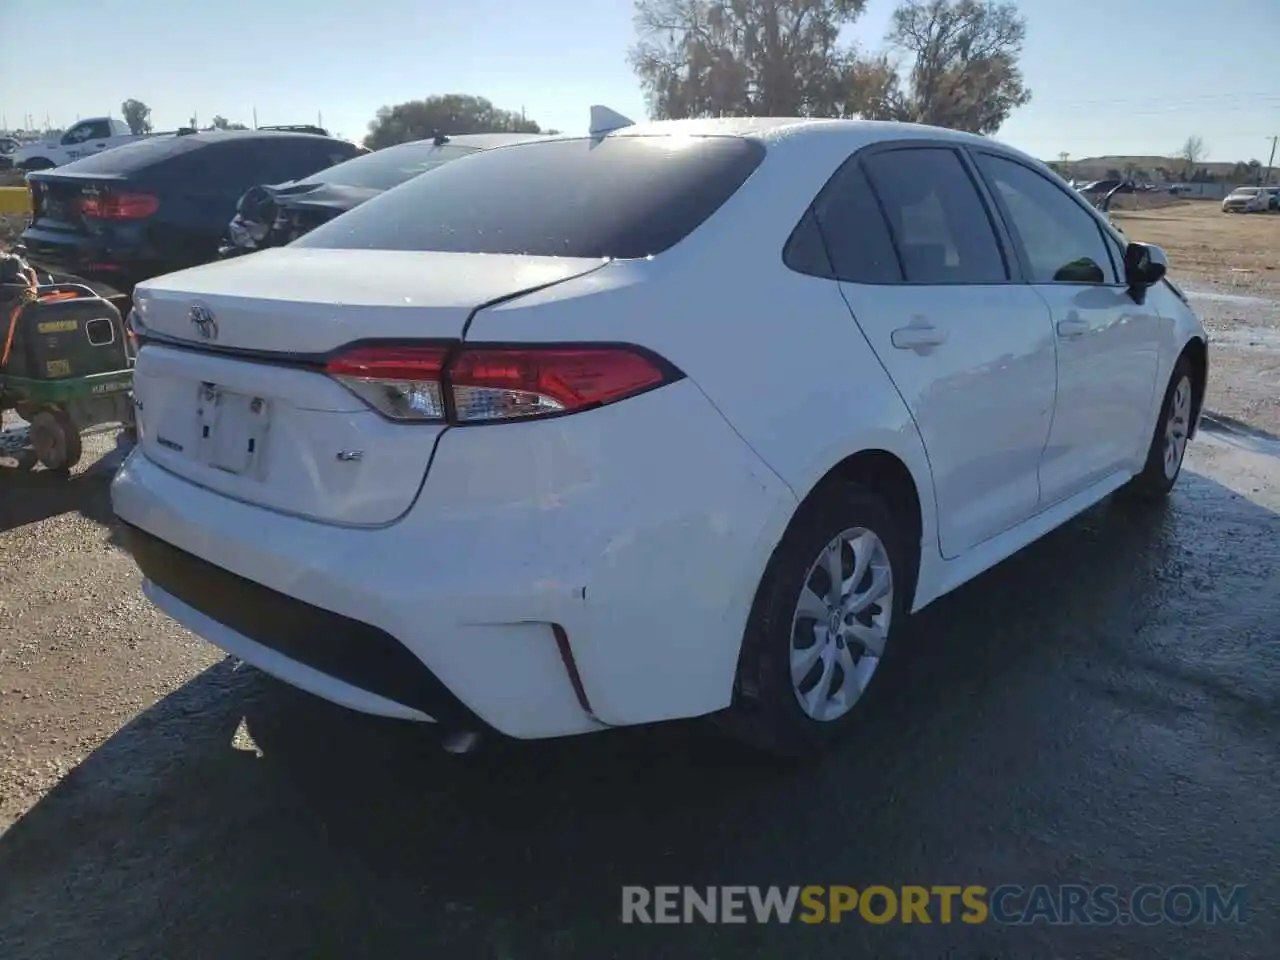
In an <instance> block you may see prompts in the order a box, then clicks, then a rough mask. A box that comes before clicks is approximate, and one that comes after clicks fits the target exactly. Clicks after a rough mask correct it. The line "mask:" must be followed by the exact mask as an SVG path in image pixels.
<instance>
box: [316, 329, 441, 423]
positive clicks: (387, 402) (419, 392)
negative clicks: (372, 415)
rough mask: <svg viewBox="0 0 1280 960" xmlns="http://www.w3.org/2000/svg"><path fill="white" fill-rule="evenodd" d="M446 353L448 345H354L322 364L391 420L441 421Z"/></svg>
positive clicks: (326, 370) (344, 384)
mask: <svg viewBox="0 0 1280 960" xmlns="http://www.w3.org/2000/svg"><path fill="white" fill-rule="evenodd" d="M447 355H448V348H447V347H356V348H355V349H353V350H348V351H347V352H346V353H343V354H341V355H340V356H337V357H335V358H334V359H332V360H330V361H329V362H328V363H327V364H325V373H327V374H329V376H331V377H333V378H334V379H336V380H337V381H338V382H339V383H341V384H342V385H343V386H345V387H346V388H347V389H348V390H350V391H351V392H352V393H354V394H355V395H356V396H357V397H359V398H360V399H361V400H363V401H364V402H365V403H367V404H369V406H371V407H373V408H374V409H375V410H377V411H378V412H379V413H382V414H384V415H385V416H388V417H391V418H392V419H394V420H416V421H440V420H443V419H444V414H445V409H444V388H443V387H442V385H441V378H442V376H443V373H444V362H445V358H446V356H447Z"/></svg>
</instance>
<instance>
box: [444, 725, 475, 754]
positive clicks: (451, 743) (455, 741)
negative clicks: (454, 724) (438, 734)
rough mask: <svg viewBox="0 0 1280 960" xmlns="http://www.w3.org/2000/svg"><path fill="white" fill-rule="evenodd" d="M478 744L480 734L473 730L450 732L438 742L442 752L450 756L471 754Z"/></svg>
mask: <svg viewBox="0 0 1280 960" xmlns="http://www.w3.org/2000/svg"><path fill="white" fill-rule="evenodd" d="M479 744H480V734H478V733H476V732H475V731H474V730H451V731H449V732H448V733H446V734H445V735H444V739H443V740H441V742H440V745H441V746H442V747H443V748H444V752H445V753H452V754H463V753H471V752H473V751H474V750H475V749H476V747H477V746H479Z"/></svg>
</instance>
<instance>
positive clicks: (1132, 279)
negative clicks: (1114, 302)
mask: <svg viewBox="0 0 1280 960" xmlns="http://www.w3.org/2000/svg"><path fill="white" fill-rule="evenodd" d="M1168 272H1169V258H1168V257H1167V256H1166V255H1165V252H1164V251H1163V250H1161V249H1160V248H1159V247H1157V246H1156V245H1155V244H1153V243H1130V244H1129V246H1128V247H1126V248H1125V251H1124V279H1125V282H1126V283H1128V284H1129V286H1130V287H1134V288H1137V289H1142V288H1145V287H1150V286H1154V285H1155V284H1157V283H1159V282H1160V281H1161V280H1163V279H1164V275H1165V274H1166V273H1168Z"/></svg>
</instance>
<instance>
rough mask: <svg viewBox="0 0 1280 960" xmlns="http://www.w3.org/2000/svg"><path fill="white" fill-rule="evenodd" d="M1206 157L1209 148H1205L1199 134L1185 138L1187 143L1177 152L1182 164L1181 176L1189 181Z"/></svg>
mask: <svg viewBox="0 0 1280 960" xmlns="http://www.w3.org/2000/svg"><path fill="white" fill-rule="evenodd" d="M1208 155H1209V148H1208V147H1206V146H1205V144H1204V138H1203V137H1201V136H1200V135H1199V134H1192V135H1191V136H1189V137H1187V142H1186V143H1184V144H1183V145H1182V149H1181V150H1179V151H1178V159H1179V160H1181V161H1182V162H1183V176H1184V177H1186V178H1187V179H1188V180H1190V179H1191V177H1192V176H1194V175H1195V171H1196V168H1197V167H1198V166H1200V161H1201V160H1203V159H1204V158H1205V157H1206V156H1208Z"/></svg>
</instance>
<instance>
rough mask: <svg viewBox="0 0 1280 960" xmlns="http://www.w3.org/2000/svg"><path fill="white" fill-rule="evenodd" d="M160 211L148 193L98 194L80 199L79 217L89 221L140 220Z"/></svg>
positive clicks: (156, 201)
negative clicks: (86, 218)
mask: <svg viewBox="0 0 1280 960" xmlns="http://www.w3.org/2000/svg"><path fill="white" fill-rule="evenodd" d="M159 209H160V200H159V198H158V197H153V196H152V195H151V194H149V193H100V194H95V195H91V196H87V197H81V198H80V215H81V216H82V217H88V218H89V219H91V220H142V219H144V218H146V217H149V216H151V215H152V214H153V213H155V212H156V211H157V210H159Z"/></svg>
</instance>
